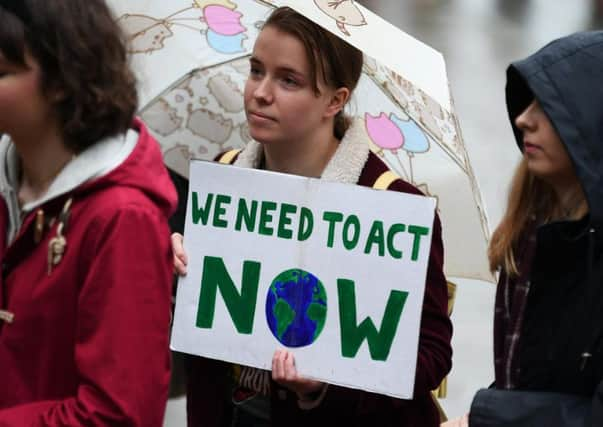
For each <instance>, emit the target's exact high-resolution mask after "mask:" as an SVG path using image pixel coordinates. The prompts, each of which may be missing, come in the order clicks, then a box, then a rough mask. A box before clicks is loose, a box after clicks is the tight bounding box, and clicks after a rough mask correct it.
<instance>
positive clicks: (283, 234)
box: [276, 203, 297, 239]
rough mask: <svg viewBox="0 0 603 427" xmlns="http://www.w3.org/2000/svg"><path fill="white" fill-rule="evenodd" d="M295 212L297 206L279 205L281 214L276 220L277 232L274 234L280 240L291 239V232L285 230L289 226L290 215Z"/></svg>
mask: <svg viewBox="0 0 603 427" xmlns="http://www.w3.org/2000/svg"><path fill="white" fill-rule="evenodd" d="M295 212H297V206H295V205H290V204H288V203H283V204H282V205H281V214H280V216H279V219H278V232H277V233H276V234H277V236H278V237H280V238H281V239H291V238H292V237H293V230H290V229H289V228H287V226H289V225H291V218H289V215H290V214H294V213H295Z"/></svg>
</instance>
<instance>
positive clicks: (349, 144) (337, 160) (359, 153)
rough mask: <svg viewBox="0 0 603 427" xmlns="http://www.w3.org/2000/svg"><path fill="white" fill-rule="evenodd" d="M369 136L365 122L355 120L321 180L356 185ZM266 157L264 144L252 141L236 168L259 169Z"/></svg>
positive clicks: (238, 160) (366, 153)
mask: <svg viewBox="0 0 603 427" xmlns="http://www.w3.org/2000/svg"><path fill="white" fill-rule="evenodd" d="M368 138H369V136H368V134H367V132H366V127H365V125H364V120H362V119H355V120H354V121H353V122H352V124H351V126H350V127H349V129H348V130H347V132H346V133H345V135H344V137H343V139H342V140H341V142H340V143H339V147H337V151H335V154H334V155H333V157H332V158H331V160H330V161H329V163H328V164H327V166H326V167H325V170H324V171H323V172H322V175H321V177H320V178H321V179H324V180H325V181H331V182H341V183H345V184H356V183H357V182H358V180H359V179H360V174H361V173H362V169H363V168H364V165H365V163H366V161H367V160H368V157H369V151H370V149H369V143H368ZM263 157H264V150H263V148H262V144H260V143H259V142H257V141H253V140H252V141H250V142H249V143H248V144H247V146H246V147H245V148H244V149H243V151H241V154H239V157H238V158H237V160H236V161H235V163H234V164H235V166H240V167H244V168H254V169H256V168H258V167H259V165H260V164H261V162H262V159H263Z"/></svg>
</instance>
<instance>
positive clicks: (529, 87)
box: [449, 32, 603, 427]
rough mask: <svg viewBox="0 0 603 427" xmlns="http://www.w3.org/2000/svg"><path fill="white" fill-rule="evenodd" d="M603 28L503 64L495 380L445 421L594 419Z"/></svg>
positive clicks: (599, 321) (602, 331)
mask: <svg viewBox="0 0 603 427" xmlns="http://www.w3.org/2000/svg"><path fill="white" fill-rule="evenodd" d="M602 76H603V32H585V33H577V34H573V35H571V36H568V37H564V38H561V39H559V40H555V41H553V42H552V43H550V44H548V45H547V46H545V47H544V48H542V49H541V50H539V51H538V52H536V53H535V54H533V55H532V56H530V57H528V58H527V59H525V60H523V61H519V62H516V63H513V64H512V65H511V66H510V67H509V69H508V70H507V88H506V95H507V107H508V111H509V118H510V120H511V124H512V126H513V131H514V133H515V137H516V140H517V144H518V146H519V148H520V150H521V151H522V153H523V159H522V161H521V163H520V165H519V168H518V170H517V172H516V174H515V177H514V179H513V182H512V186H511V192H510V195H509V202H508V205H507V211H506V214H505V216H504V218H503V220H502V222H501V224H500V225H499V226H498V228H497V229H496V231H495V232H494V234H493V236H492V240H491V243H490V248H489V258H490V265H491V268H492V269H493V270H500V276H499V282H498V288H497V295H496V304H495V307H496V308H495V316H494V357H495V377H496V378H495V383H494V384H493V386H492V387H491V388H490V389H487V390H481V391H480V392H478V394H477V395H476V397H475V399H474V401H473V404H472V407H471V411H470V414H469V416H468V417H465V418H464V421H463V420H460V421H459V420H456V421H454V422H451V423H449V425H451V426H452V425H466V424H467V421H468V424H469V425H470V426H471V427H474V426H475V427H485V426H511V425H512V426H516V427H522V426H547V427H555V426H602V425H603V382H602V379H603V176H602V174H603V84H601V77H602Z"/></svg>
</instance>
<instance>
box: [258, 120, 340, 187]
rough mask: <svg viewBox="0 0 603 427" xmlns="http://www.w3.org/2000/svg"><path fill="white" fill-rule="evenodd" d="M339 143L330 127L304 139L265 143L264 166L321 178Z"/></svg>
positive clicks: (271, 169)
mask: <svg viewBox="0 0 603 427" xmlns="http://www.w3.org/2000/svg"><path fill="white" fill-rule="evenodd" d="M338 145H339V141H338V140H337V138H335V136H333V131H332V130H330V129H329V131H328V132H326V131H323V132H317V133H315V134H314V135H312V137H311V138H308V139H306V140H303V141H283V142H281V143H275V144H265V145H264V161H265V163H264V167H265V169H266V170H270V171H274V172H282V173H289V174H293V175H300V176H305V177H312V178H319V177H320V176H321V175H322V172H323V171H324V169H325V167H326V166H327V164H328V163H329V161H330V160H331V157H333V154H335V151H336V150H337V147H338Z"/></svg>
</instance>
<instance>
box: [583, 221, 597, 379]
mask: <svg viewBox="0 0 603 427" xmlns="http://www.w3.org/2000/svg"><path fill="white" fill-rule="evenodd" d="M594 262H595V229H594V228H590V229H589V232H588V254H587V263H588V265H587V269H586V286H587V289H586V292H585V293H584V296H585V302H586V304H585V306H589V308H590V310H585V314H586V316H588V317H586V319H585V320H586V323H588V322H589V321H591V320H592V319H593V315H594V314H595V310H597V309H598V307H596V303H595V301H596V298H595V296H596V294H597V284H596V283H595V279H594V274H593V266H594ZM586 323H585V324H586ZM601 329H602V327H601V326H599V327H598V328H594V329H593V332H592V334H591V337H590V339H589V341H588V342H587V345H586V347H585V349H584V351H583V353H582V354H581V355H580V358H581V363H580V371H581V372H584V370H585V369H586V366H587V365H588V362H589V361H590V360H591V359H592V357H593V354H592V352H593V351H594V348H595V346H596V344H597V342H598V341H599V335H600V333H601Z"/></svg>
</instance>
